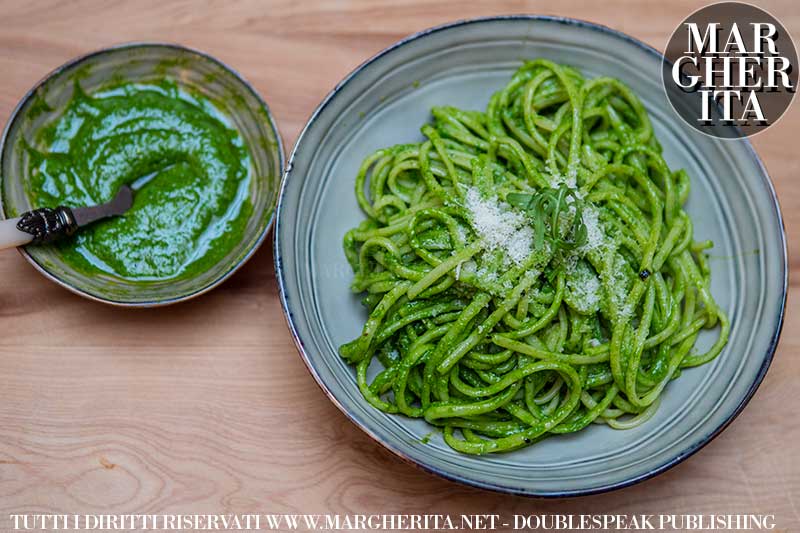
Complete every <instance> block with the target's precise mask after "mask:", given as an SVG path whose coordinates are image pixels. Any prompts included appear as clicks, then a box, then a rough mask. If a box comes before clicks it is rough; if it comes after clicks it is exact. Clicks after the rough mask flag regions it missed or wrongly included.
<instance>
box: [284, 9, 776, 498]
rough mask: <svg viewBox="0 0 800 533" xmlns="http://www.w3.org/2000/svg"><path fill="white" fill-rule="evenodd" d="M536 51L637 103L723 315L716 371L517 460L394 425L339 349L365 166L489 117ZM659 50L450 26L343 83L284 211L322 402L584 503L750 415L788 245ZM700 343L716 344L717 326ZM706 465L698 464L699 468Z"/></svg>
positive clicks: (360, 319) (754, 159)
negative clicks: (689, 115)
mask: <svg viewBox="0 0 800 533" xmlns="http://www.w3.org/2000/svg"><path fill="white" fill-rule="evenodd" d="M537 57H545V58H548V59H551V60H553V61H556V62H559V63H567V64H570V65H573V66H575V67H577V68H579V69H580V70H581V71H582V72H583V73H584V74H585V75H587V76H590V77H594V76H599V75H607V76H613V77H616V78H619V79H621V80H623V81H624V82H625V83H627V84H628V85H629V86H630V87H631V88H632V89H633V90H634V91H635V92H636V94H638V95H639V97H640V98H641V99H642V101H643V102H644V105H645V107H646V108H647V111H648V112H649V114H650V117H651V119H652V122H653V125H654V128H655V131H656V134H657V136H658V139H659V140H660V141H661V142H662V144H663V147H664V155H665V158H666V160H667V162H668V164H669V165H670V166H671V167H672V168H675V169H677V168H685V169H686V170H687V171H688V172H689V174H690V176H691V178H692V191H691V196H690V198H689V201H688V205H687V210H688V212H689V214H690V215H691V217H692V219H693V220H694V227H695V239H697V240H704V239H712V240H713V241H714V243H715V246H714V248H713V251H712V252H711V253H712V259H711V261H710V264H711V269H712V286H711V290H712V293H713V294H714V295H715V297H716V298H717V301H718V302H719V304H720V305H722V307H723V308H724V309H725V310H726V311H727V313H728V316H729V317H730V318H731V323H732V330H731V337H730V341H729V342H728V344H727V346H726V347H725V349H724V351H723V352H722V354H721V355H720V356H719V357H718V358H717V359H715V360H714V361H713V362H711V363H709V364H707V365H705V366H701V367H698V368H694V369H688V370H686V371H685V372H684V373H683V374H682V375H681V377H680V379H678V380H676V381H674V382H672V383H671V384H670V385H669V386H668V387H667V389H666V390H665V392H664V394H663V398H662V403H661V406H660V408H659V410H658V412H657V414H656V415H655V416H654V417H653V418H652V419H651V420H649V421H648V422H647V423H645V424H642V425H641V426H639V427H636V428H634V429H631V430H626V431H619V430H613V429H610V428H609V427H607V426H602V425H592V426H590V427H588V428H586V429H585V430H582V431H580V432H577V433H575V434H570V435H563V436H555V437H552V438H549V439H545V440H544V441H542V442H540V443H537V444H535V445H534V446H531V447H528V448H525V449H522V450H518V451H515V452H511V453H507V454H502V455H491V456H483V457H473V456H466V455H461V454H459V453H458V452H455V451H454V450H452V449H450V448H449V447H448V446H447V445H446V444H445V443H444V441H443V440H442V438H441V435H438V434H437V435H435V436H434V437H432V438H431V439H430V441H429V442H425V441H426V440H427V439H424V438H423V437H424V436H425V435H426V434H428V433H429V432H430V431H431V427H430V426H428V425H427V424H426V423H425V422H424V421H421V420H412V419H408V418H404V417H401V416H396V415H387V414H384V413H383V412H381V411H378V410H377V409H375V408H373V407H371V406H370V405H369V404H367V402H366V401H365V400H364V399H363V398H362V396H361V394H360V392H359V390H358V388H357V386H356V379H355V373H354V370H353V369H352V368H351V367H349V366H348V365H346V364H345V363H344V361H343V360H342V359H341V358H340V357H339V356H338V354H337V347H338V346H339V345H341V344H342V343H344V342H346V341H349V340H351V339H353V338H355V337H356V336H357V335H358V334H359V333H360V332H361V328H362V326H363V324H364V321H365V319H366V316H367V315H366V312H365V309H364V308H363V307H362V305H361V304H360V302H359V298H360V297H359V295H355V294H353V293H351V291H350V287H349V284H350V281H351V279H352V273H351V271H350V268H349V266H348V264H347V261H346V259H345V256H344V253H343V251H342V237H343V235H344V234H345V232H346V231H347V230H348V229H349V228H352V227H353V226H355V225H356V224H358V223H359V222H360V221H361V220H363V218H364V215H363V214H362V213H361V211H360V210H359V208H358V206H357V204H356V199H355V195H354V190H353V189H354V185H353V184H354V178H355V176H356V173H357V170H358V168H359V165H360V163H361V161H362V159H363V158H364V157H365V156H366V155H368V154H370V153H372V152H373V151H374V150H376V149H378V148H379V147H385V146H390V145H394V144H397V143H405V142H419V141H420V140H421V139H422V137H421V134H420V132H419V128H420V126H421V125H422V124H424V123H425V122H427V121H429V120H430V118H431V117H430V116H429V113H430V109H431V107H432V106H436V105H443V104H447V105H454V106H458V107H462V108H465V109H484V108H485V106H486V104H487V100H488V98H489V97H490V95H491V94H492V93H493V92H494V91H496V90H498V89H499V88H501V87H503V86H504V85H505V84H506V83H507V82H508V80H509V77H510V76H511V74H512V72H513V71H514V70H515V69H516V68H517V67H519V65H520V63H521V60H522V59H523V58H537ZM660 68H661V56H660V54H659V53H658V52H657V51H656V50H654V49H652V48H650V47H649V46H647V45H645V44H643V43H641V42H639V41H637V40H635V39H633V38H631V37H628V36H626V35H624V34H621V33H619V32H616V31H613V30H610V29H608V28H605V27H602V26H598V25H595V24H590V23H586V22H581V21H577V20H570V19H563V18H552V17H501V18H490V19H480V20H470V21H464V22H458V23H455V24H450V25H446V26H442V27H437V28H433V29H430V30H427V31H424V32H422V33H419V34H416V35H414V36H412V37H409V38H407V39H405V40H403V41H401V42H399V43H397V44H396V45H394V46H392V47H390V48H388V49H387V50H385V51H383V52H381V53H380V54H378V55H377V56H375V57H374V58H372V59H371V60H369V61H367V62H366V63H364V64H363V65H362V66H360V67H359V68H358V69H356V70H355V71H354V72H353V73H351V74H350V75H349V76H348V77H347V78H345V79H344V80H343V81H342V82H341V83H340V84H339V85H338V86H337V87H336V88H335V89H334V90H333V91H332V92H331V93H330V94H329V95H328V97H327V98H326V99H325V100H324V101H323V102H322V104H321V105H320V106H319V107H318V108H317V110H316V112H315V113H314V114H313V116H312V117H311V119H310V120H309V122H308V124H307V125H306V127H305V129H304V130H303V132H302V134H301V135H300V138H299V139H298V141H297V144H296V146H295V148H294V152H293V153H292V155H291V158H290V160H289V164H288V168H287V171H286V175H285V177H284V182H283V186H282V190H281V195H280V199H279V203H278V214H277V219H276V227H275V237H276V239H275V263H276V270H277V276H278V282H279V285H280V294H281V299H282V303H283V308H284V311H285V313H286V317H287V320H288V322H289V325H290V327H291V330H292V333H293V335H294V337H295V340H296V343H297V346H298V349H299V351H300V354H301V356H302V357H303V360H304V361H305V363H306V365H307V366H308V369H309V370H310V372H311V374H312V376H313V377H314V379H315V380H316V381H317V382H318V383H319V385H320V386H321V387H322V389H323V391H324V392H325V393H326V394H327V396H328V397H329V398H330V400H331V401H332V402H333V403H335V404H336V406H337V407H339V409H341V410H342V412H344V413H345V414H346V415H347V416H348V417H349V418H350V419H351V420H352V421H353V422H354V423H355V424H357V425H358V426H359V427H360V428H361V429H363V430H364V431H365V432H367V434H369V435H370V436H371V437H372V438H373V439H375V440H376V441H378V442H379V443H381V444H382V445H383V446H385V447H386V448H388V449H389V450H391V451H392V452H394V453H396V454H397V455H399V456H400V457H402V458H404V459H407V460H408V461H412V462H413V463H416V464H417V465H419V466H421V467H422V468H424V469H425V470H428V471H430V472H433V473H436V474H439V475H441V476H444V477H446V478H449V479H452V480H456V481H460V482H463V483H467V484H470V485H474V486H477V487H483V488H487V489H494V490H499V491H506V492H511V493H518V494H525V495H535V496H571V495H583V494H591V493H597V492H602V491H607V490H611V489H615V488H620V487H624V486H627V485H630V484H632V483H636V482H638V481H641V480H644V479H647V478H649V477H652V476H654V475H656V474H658V473H660V472H663V471H665V470H667V469H668V468H670V467H671V466H674V465H675V464H677V463H679V462H681V461H683V460H684V459H686V458H687V457H689V456H690V455H692V454H693V453H695V452H697V451H698V450H699V449H700V448H702V447H703V446H704V445H705V444H707V443H708V442H709V441H710V440H711V439H712V438H713V437H714V436H716V435H717V434H718V433H719V432H720V431H722V429H723V428H725V427H726V426H727V425H728V424H729V423H730V422H731V421H732V420H733V418H734V417H735V416H736V415H737V414H738V413H739V412H740V411H741V410H742V409H743V408H744V406H745V404H746V403H747V401H748V400H749V399H750V397H751V396H752V395H753V393H754V392H755V390H756V388H757V387H758V385H759V383H760V382H761V380H762V378H763V377H764V374H765V373H766V371H767V367H768V366H769V364H770V361H771V359H772V356H773V353H774V351H775V346H776V343H777V340H778V335H779V333H780V328H781V324H782V321H783V312H784V303H785V297H786V283H787V269H786V243H785V238H784V231H783V224H782V220H781V214H780V211H779V208H778V203H777V201H776V198H775V193H774V191H773V188H772V185H771V183H770V180H769V177H768V176H767V173H766V170H765V169H764V166H763V165H762V164H761V162H760V161H759V159H758V156H757V155H756V153H755V152H754V151H753V149H752V147H751V145H750V143H749V141H747V140H746V139H740V140H727V141H723V140H719V139H715V138H712V137H709V136H706V135H703V134H700V133H698V132H696V131H694V130H693V129H691V128H690V127H689V126H687V125H686V124H685V123H684V122H683V121H682V120H681V119H680V118H679V117H678V115H677V114H676V113H675V112H674V111H673V110H672V108H671V107H670V105H669V103H668V101H667V99H666V97H665V94H664V90H663V89H662V87H661V83H660ZM706 333H707V334H704V335H702V336H701V337H700V338H699V340H698V345H697V346H698V349H699V350H700V351H702V349H703V348H704V347H707V346H709V345H710V342H711V339H712V337H713V333H712V332H706ZM698 460H702V458H700V459H698Z"/></svg>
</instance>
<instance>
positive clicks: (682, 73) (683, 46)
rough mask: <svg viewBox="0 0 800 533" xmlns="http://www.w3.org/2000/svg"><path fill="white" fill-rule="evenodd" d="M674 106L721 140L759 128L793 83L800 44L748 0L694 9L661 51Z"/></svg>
mask: <svg viewBox="0 0 800 533" xmlns="http://www.w3.org/2000/svg"><path fill="white" fill-rule="evenodd" d="M664 56H665V57H664V64H663V72H662V77H663V83H664V89H665V90H666V93H667V97H668V98H669V101H670V103H671V104H672V107H673V108H674V109H675V111H676V112H677V113H678V114H679V115H680V116H681V118H683V120H685V121H686V122H687V123H688V124H690V125H691V126H692V127H693V128H695V129H697V130H699V131H701V132H703V133H706V134H708V135H713V136H715V137H721V138H738V137H742V136H749V135H754V134H756V133H759V132H761V131H764V130H765V129H767V128H768V127H770V126H771V125H772V124H774V123H775V122H777V121H778V119H779V118H780V117H781V115H783V113H784V112H785V111H786V109H788V107H789V104H791V102H792V98H793V97H794V92H795V89H796V88H797V78H798V68H799V67H800V65H798V62H797V49H796V48H795V45H794V43H793V42H792V38H791V37H790V36H789V33H788V32H787V31H786V28H785V27H784V26H783V25H782V24H781V23H780V22H779V21H778V20H777V19H776V18H775V17H773V16H772V15H770V14H769V13H767V12H766V11H764V10H763V9H760V8H758V7H756V6H752V5H750V4H744V3H741V2H721V3H718V4H712V5H709V6H706V7H704V8H702V9H699V10H698V11H695V12H694V13H692V14H691V15H689V16H688V17H687V18H686V20H684V21H683V22H682V23H681V24H680V26H678V28H677V29H676V30H675V32H674V33H673V34H672V37H670V40H669V42H668V43H667V49H666V51H665V54H664Z"/></svg>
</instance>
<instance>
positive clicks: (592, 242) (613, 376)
mask: <svg viewBox="0 0 800 533" xmlns="http://www.w3.org/2000/svg"><path fill="white" fill-rule="evenodd" d="M432 114H433V122H432V123H431V124H426V125H424V126H423V127H422V133H423V135H424V136H425V137H426V140H425V141H424V142H422V143H419V144H406V145H398V146H394V147H391V148H386V149H381V150H378V151H377V152H375V153H374V154H372V155H370V156H369V157H367V158H366V160H365V161H364V163H363V164H362V166H361V169H360V171H359V173H358V176H357V177H356V184H355V185H356V186H355V189H356V196H357V199H358V203H359V205H360V206H361V209H362V210H363V211H364V213H365V214H366V215H367V219H366V220H365V221H364V222H363V223H362V224H360V225H359V226H358V227H357V228H354V229H352V230H351V231H349V232H348V233H347V234H346V235H345V238H344V249H345V254H346V256H347V259H348V261H349V263H350V265H351V266H352V268H353V270H354V272H355V278H354V280H353V284H352V288H353V290H354V291H355V292H358V293H365V296H364V299H363V302H364V304H365V306H366V307H367V308H368V310H369V317H368V318H367V320H366V323H365V325H364V328H363V332H362V334H361V335H360V336H359V337H358V338H357V339H355V340H353V341H352V342H349V343H347V344H345V345H343V346H341V348H340V354H341V356H342V357H343V358H344V359H345V360H346V361H347V362H349V363H351V364H353V365H355V367H356V375H357V382H358V386H359V388H360V390H361V393H362V394H363V395H364V397H365V399H366V400H367V401H368V402H369V403H370V404H372V405H373V406H375V407H376V408H378V409H380V410H382V411H384V412H387V413H392V414H402V415H405V416H408V417H414V418H424V419H425V420H426V421H427V422H428V423H429V424H431V425H433V426H437V427H440V428H442V432H443V435H444V439H445V441H446V442H447V444H449V445H450V446H451V447H452V448H454V449H456V450H458V451H460V452H464V453H469V454H486V453H492V452H505V451H510V450H515V449H519V448H522V447H525V446H528V445H530V444H533V443H535V442H537V441H538V440H541V439H542V438H544V437H546V436H548V435H551V434H559V433H571V432H575V431H580V430H582V429H583V428H585V427H587V426H588V425H589V424H592V423H600V424H607V425H609V426H611V427H612V428H616V429H626V428H631V427H634V426H636V425H638V424H641V423H642V422H644V421H646V420H647V419H648V418H650V417H651V416H652V415H653V413H654V412H655V411H656V409H657V408H658V404H659V398H660V396H661V394H662V393H664V390H665V388H666V386H667V384H668V383H669V382H670V381H671V380H673V379H675V378H677V377H679V375H680V373H681V370H682V369H684V368H687V367H693V366H697V365H701V364H703V363H706V362H708V361H710V360H712V359H713V358H714V357H716V356H717V355H718V354H719V353H720V351H721V350H722V348H723V346H724V345H725V343H726V342H727V339H728V333H729V328H730V324H729V322H728V319H727V317H726V315H725V313H724V311H723V310H722V309H720V307H719V306H718V305H717V304H716V302H715V301H714V298H713V297H712V295H711V293H710V291H709V282H710V270H709V266H708V260H707V256H706V252H705V251H706V250H707V249H708V248H710V247H711V246H712V243H711V242H708V241H706V242H696V241H695V240H694V238H693V229H692V222H691V220H690V218H689V216H688V215H687V214H686V212H685V211H684V210H683V205H684V203H685V202H686V199H687V197H688V195H689V177H688V175H687V174H686V172H685V171H683V170H678V171H672V170H670V169H669V167H668V166H667V164H666V162H665V161H664V158H663V157H662V155H661V147H660V145H659V143H658V141H657V139H656V138H655V136H654V135H653V129H652V127H651V125H650V121H649V119H648V116H647V113H646V111H645V109H644V107H643V105H642V103H641V102H640V101H639V99H638V98H637V97H636V95H634V94H633V93H632V92H631V91H630V89H628V88H627V87H626V86H625V85H624V84H622V83H621V82H620V81H619V80H616V79H613V78H606V77H601V78H595V79H585V78H583V76H582V75H581V74H580V73H579V72H578V71H577V70H575V69H573V68H571V67H568V66H563V65H558V64H554V63H552V62H550V61H546V60H542V59H539V60H535V61H530V62H527V63H525V64H524V65H523V66H522V67H521V68H520V69H519V70H518V71H517V72H516V73H515V74H514V76H513V77H512V79H511V81H510V83H509V84H508V85H507V86H506V87H505V88H504V89H503V90H501V91H500V92H498V93H496V94H494V95H493V96H492V97H491V99H490V101H489V105H488V107H487V109H486V110H485V111H483V112H479V111H465V110H461V109H456V108H453V107H437V108H434V109H433V110H432ZM703 329H715V330H716V331H717V332H718V336H717V338H716V341H715V342H714V343H713V345H712V346H711V348H710V349H709V350H708V351H706V352H705V353H696V350H694V345H695V341H696V340H697V338H698V335H699V334H700V332H701V330H703ZM371 366H372V369H370V367H371ZM376 368H377V369H378V372H377V375H375V377H374V378H373V379H371V380H370V379H368V373H369V375H374V374H375V371H374V370H375V369H376ZM368 370H369V372H368Z"/></svg>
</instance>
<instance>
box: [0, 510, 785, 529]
mask: <svg viewBox="0 0 800 533" xmlns="http://www.w3.org/2000/svg"><path fill="white" fill-rule="evenodd" d="M9 521H10V526H11V529H12V530H14V531H31V530H32V531H187V532H188V531H500V530H505V531H508V530H517V531H760V530H777V531H781V528H780V524H778V523H777V522H776V519H775V515H770V514H718V515H717V514H647V515H639V514H637V515H627V514H572V515H570V514H527V515H526V514H510V515H503V514H460V515H448V514H11V515H9ZM784 531H785V530H784Z"/></svg>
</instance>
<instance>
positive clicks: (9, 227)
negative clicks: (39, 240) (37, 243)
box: [0, 217, 33, 250]
mask: <svg viewBox="0 0 800 533" xmlns="http://www.w3.org/2000/svg"><path fill="white" fill-rule="evenodd" d="M20 220H22V217H18V218H10V219H8V220H0V250H5V249H6V248H14V247H15V246H22V245H25V244H28V243H29V242H31V241H32V240H33V235H31V234H30V233H26V232H24V231H22V230H20V229H18V228H17V224H18V223H19V221H20Z"/></svg>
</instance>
